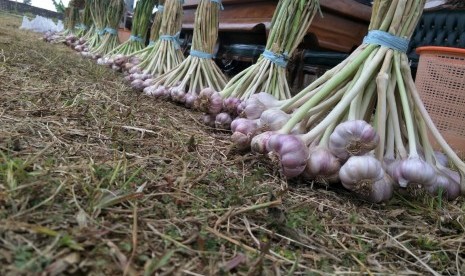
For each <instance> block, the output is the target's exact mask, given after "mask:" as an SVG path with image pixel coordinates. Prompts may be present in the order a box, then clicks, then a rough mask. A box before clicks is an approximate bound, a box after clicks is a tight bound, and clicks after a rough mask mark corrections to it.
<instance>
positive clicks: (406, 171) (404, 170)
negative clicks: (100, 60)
mask: <svg viewBox="0 0 465 276" xmlns="http://www.w3.org/2000/svg"><path fill="white" fill-rule="evenodd" d="M391 176H392V178H393V180H394V181H396V182H397V183H398V184H399V185H400V187H402V188H406V187H407V185H408V184H419V185H422V186H431V185H433V184H434V181H435V179H436V171H435V170H434V168H433V166H431V165H430V164H428V163H427V162H425V161H423V160H421V159H420V158H408V159H405V160H402V161H401V162H400V163H399V164H398V165H397V166H396V167H395V168H393V170H392V172H391Z"/></svg>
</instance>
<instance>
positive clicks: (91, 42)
mask: <svg viewBox="0 0 465 276" xmlns="http://www.w3.org/2000/svg"><path fill="white" fill-rule="evenodd" d="M108 3H109V0H87V2H86V5H89V7H90V15H91V18H92V22H93V26H92V28H91V30H89V32H88V33H87V34H86V36H85V37H84V39H86V43H85V45H86V47H87V49H86V50H83V51H81V55H82V56H84V57H92V54H91V52H90V50H92V49H95V48H96V47H98V46H99V45H100V43H101V42H102V38H103V35H104V34H105V24H106V12H105V8H106V7H107V5H108Z"/></svg>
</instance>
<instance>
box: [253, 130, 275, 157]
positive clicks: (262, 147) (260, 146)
mask: <svg viewBox="0 0 465 276" xmlns="http://www.w3.org/2000/svg"><path fill="white" fill-rule="evenodd" d="M274 134H275V133H274V132H273V131H265V132H263V133H260V134H258V135H256V136H254V137H253V138H252V142H250V147H251V148H252V152H256V153H260V154H265V153H267V152H269V150H268V149H267V144H268V140H269V139H270V137H271V136H273V135H274Z"/></svg>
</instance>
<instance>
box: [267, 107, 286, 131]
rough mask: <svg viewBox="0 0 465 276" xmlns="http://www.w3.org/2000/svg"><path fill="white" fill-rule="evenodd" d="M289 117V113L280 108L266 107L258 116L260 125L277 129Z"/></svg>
mask: <svg viewBox="0 0 465 276" xmlns="http://www.w3.org/2000/svg"><path fill="white" fill-rule="evenodd" d="M290 118H291V115H289V114H287V113H286V112H284V111H282V110H280V109H267V110H265V111H263V113H262V115H261V116H260V126H261V127H262V128H264V129H266V130H279V129H280V128H281V127H283V126H284V125H285V124H286V123H287V122H288V121H289V119H290Z"/></svg>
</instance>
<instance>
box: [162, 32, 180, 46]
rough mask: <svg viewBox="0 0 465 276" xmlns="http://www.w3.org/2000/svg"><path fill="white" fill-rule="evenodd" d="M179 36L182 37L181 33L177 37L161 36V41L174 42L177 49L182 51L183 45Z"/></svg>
mask: <svg viewBox="0 0 465 276" xmlns="http://www.w3.org/2000/svg"><path fill="white" fill-rule="evenodd" d="M179 35H180V33H179V32H177V33H176V34H175V35H161V36H160V39H161V40H167V41H172V42H173V43H174V47H175V48H176V49H181V43H180V42H179Z"/></svg>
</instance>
